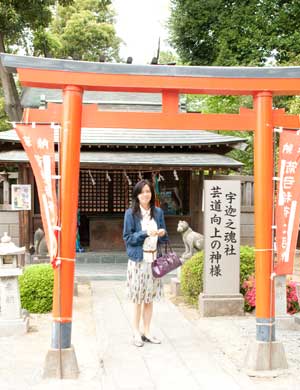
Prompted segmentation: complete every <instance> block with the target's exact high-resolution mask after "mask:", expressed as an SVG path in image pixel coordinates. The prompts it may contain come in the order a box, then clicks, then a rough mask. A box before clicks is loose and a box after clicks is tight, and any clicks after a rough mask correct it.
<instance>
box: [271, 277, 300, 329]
mask: <svg viewBox="0 0 300 390" xmlns="http://www.w3.org/2000/svg"><path fill="white" fill-rule="evenodd" d="M274 282H275V283H274V284H275V318H276V327H278V329H286V330H300V324H299V323H297V322H296V318H295V317H294V316H291V315H290V314H288V313H287V297H286V275H278V276H276V277H275V280H274Z"/></svg>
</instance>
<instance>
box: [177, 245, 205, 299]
mask: <svg viewBox="0 0 300 390" xmlns="http://www.w3.org/2000/svg"><path fill="white" fill-rule="evenodd" d="M203 263H204V253H203V251H201V252H197V253H196V254H195V255H194V256H192V257H191V258H190V259H189V260H188V261H187V262H186V263H184V264H183V266H182V267H181V278H180V289H181V291H182V294H183V296H184V298H185V300H186V301H187V302H188V303H190V304H192V305H197V302H198V296H199V294H200V292H202V291H203Z"/></svg>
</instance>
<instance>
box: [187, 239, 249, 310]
mask: <svg viewBox="0 0 300 390" xmlns="http://www.w3.org/2000/svg"><path fill="white" fill-rule="evenodd" d="M203 263H204V253H203V252H202V251H201V252H197V253H196V254H195V255H194V256H193V257H192V258H191V259H190V260H188V261H187V262H186V263H184V264H183V266H182V268H181V283H180V288H181V291H182V294H183V296H184V298H185V300H186V301H187V302H188V303H190V304H192V305H197V303H198V296H199V294H200V293H201V292H202V291H203ZM254 270H255V254H254V248H253V247H250V246H241V247H240V288H241V286H242V284H243V281H244V280H245V279H247V278H248V276H250V275H252V274H253V273H254Z"/></svg>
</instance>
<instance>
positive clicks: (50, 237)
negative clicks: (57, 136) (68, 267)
mask: <svg viewBox="0 0 300 390" xmlns="http://www.w3.org/2000/svg"><path fill="white" fill-rule="evenodd" d="M16 132H17V134H18V136H19V138H20V141H21V143H22V145H23V148H24V150H25V152H26V153H27V156H28V158H29V161H30V164H31V167H32V170H33V174H34V177H35V181H36V185H37V190H38V195H39V202H40V209H41V216H42V222H43V228H44V232H45V238H46V242H47V247H48V252H49V256H50V261H51V263H52V265H53V266H56V261H55V260H56V256H57V238H56V226H57V199H56V189H55V179H53V176H54V175H55V157H54V130H53V128H51V126H50V125H36V126H32V125H29V124H28V125H27V124H26V125H25V124H18V125H16Z"/></svg>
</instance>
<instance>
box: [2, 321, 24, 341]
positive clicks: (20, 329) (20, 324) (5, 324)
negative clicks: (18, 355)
mask: <svg viewBox="0 0 300 390" xmlns="http://www.w3.org/2000/svg"><path fill="white" fill-rule="evenodd" d="M28 328H29V318H28V317H27V316H26V317H24V318H19V319H16V320H3V319H1V317H0V336H2V337H7V336H15V335H23V334H25V333H27V332H28Z"/></svg>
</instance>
